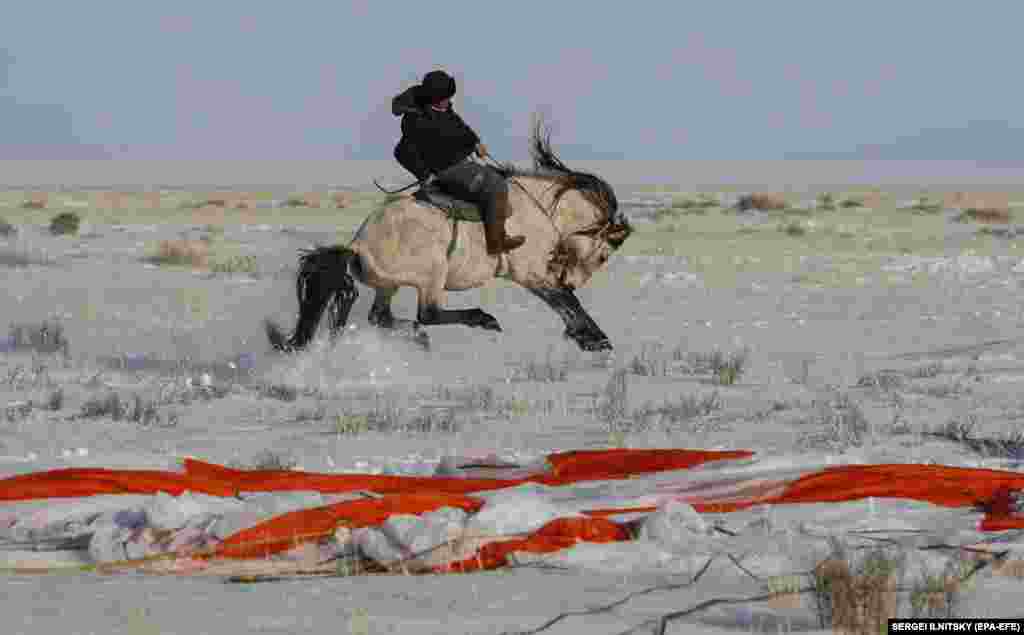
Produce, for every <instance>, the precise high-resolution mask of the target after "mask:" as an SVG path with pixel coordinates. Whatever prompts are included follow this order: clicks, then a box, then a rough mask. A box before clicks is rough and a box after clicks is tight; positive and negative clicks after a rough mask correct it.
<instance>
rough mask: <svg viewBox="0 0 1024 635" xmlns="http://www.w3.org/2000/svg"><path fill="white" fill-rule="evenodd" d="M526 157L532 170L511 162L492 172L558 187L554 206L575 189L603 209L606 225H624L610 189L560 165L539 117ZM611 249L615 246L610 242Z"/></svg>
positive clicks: (586, 174)
mask: <svg viewBox="0 0 1024 635" xmlns="http://www.w3.org/2000/svg"><path fill="white" fill-rule="evenodd" d="M530 155H531V156H532V157H533V169H532V170H524V169H522V168H518V167H516V166H515V165H513V164H512V163H503V164H499V166H498V167H497V168H496V169H497V170H498V172H499V173H500V174H501V175H502V176H503V177H505V178H509V177H515V176H521V177H527V178H540V179H548V180H551V181H553V182H554V183H556V185H557V188H558V189H557V190H556V191H555V199H554V200H555V202H556V203H557V202H558V200H559V199H560V198H561V197H562V196H563V195H564V194H565V193H566V192H568V191H569V190H576V191H578V192H579V193H580V194H582V195H583V196H584V197H586V198H587V200H589V201H590V202H591V203H593V204H594V205H596V206H597V207H598V209H601V210H603V211H604V212H605V214H606V216H607V218H606V220H607V221H608V222H609V223H619V222H624V219H621V218H619V201H618V199H617V198H615V191H614V190H613V189H612V186H611V185H609V184H608V182H607V181H605V180H604V179H602V178H601V177H599V176H597V175H594V174H590V173H588V172H578V171H576V170H571V169H569V168H568V167H567V166H566V165H565V164H564V163H562V160H561V159H559V158H558V156H557V155H556V154H555V151H554V150H552V148H551V133H550V131H549V130H547V129H546V128H545V126H544V123H543V121H542V120H541V119H539V118H538V119H537V120H536V121H535V122H534V127H533V133H532V135H531V137H530ZM615 242H619V241H615ZM612 246H613V247H615V248H618V247H619V245H618V244H615V243H614V242H613V243H612Z"/></svg>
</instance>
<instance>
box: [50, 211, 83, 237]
mask: <svg viewBox="0 0 1024 635" xmlns="http://www.w3.org/2000/svg"><path fill="white" fill-rule="evenodd" d="M81 225H82V219H81V217H80V216H79V215H78V214H76V213H74V212H61V213H60V214H57V215H56V216H54V217H53V218H52V219H50V233H51V234H53V235H54V236H63V235H65V234H77V233H78V229H79V227H81Z"/></svg>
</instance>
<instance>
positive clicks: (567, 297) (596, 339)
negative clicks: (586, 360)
mask: <svg viewBox="0 0 1024 635" xmlns="http://www.w3.org/2000/svg"><path fill="white" fill-rule="evenodd" d="M528 291H529V292H530V293H532V294H533V295H535V296H537V297H538V298H540V299H541V300H543V301H544V303H545V304H547V305H548V306H549V307H551V308H552V309H554V311H555V313H558V315H559V316H560V317H561V318H562V321H563V322H565V336H566V337H567V338H569V339H571V340H572V341H574V342H576V345H577V346H579V347H580V348H581V349H583V350H585V351H610V350H612V343H611V342H610V341H609V340H608V336H607V335H605V334H604V331H602V330H601V327H599V326H598V325H597V322H595V321H594V319H593V318H592V317H590V314H589V313H587V311H586V309H584V308H583V305H582V304H580V301H579V298H577V297H576V294H575V293H574V292H573V290H572V289H544V288H537V289H528Z"/></svg>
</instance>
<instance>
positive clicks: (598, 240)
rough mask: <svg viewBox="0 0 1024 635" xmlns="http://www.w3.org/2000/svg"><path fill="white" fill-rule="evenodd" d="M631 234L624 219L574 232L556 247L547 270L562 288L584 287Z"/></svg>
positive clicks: (631, 229) (630, 228)
mask: <svg viewBox="0 0 1024 635" xmlns="http://www.w3.org/2000/svg"><path fill="white" fill-rule="evenodd" d="M632 232H633V228H632V226H630V224H629V221H628V220H626V219H624V218H623V219H621V220H619V221H611V222H606V223H601V224H599V225H596V226H594V227H589V228H584V229H581V230H579V231H576V232H573V233H571V234H569V235H568V236H566V237H565V238H563V239H562V241H561V243H559V244H558V245H557V246H556V248H555V254H554V257H553V258H552V260H551V263H550V265H549V271H550V272H551V273H552V274H554V275H555V276H556V277H557V279H558V282H559V284H560V285H561V286H563V287H566V288H569V289H578V288H580V287H583V286H585V285H586V284H587V283H588V282H590V279H591V278H592V277H593V276H594V274H595V273H597V272H598V271H599V270H600V269H602V268H603V267H604V266H605V265H607V264H608V260H609V259H610V258H611V255H612V254H613V253H614V252H615V251H616V250H617V249H618V248H619V247H620V246H621V245H622V243H623V242H625V241H626V238H628V237H629V235H630V234H631V233H632Z"/></svg>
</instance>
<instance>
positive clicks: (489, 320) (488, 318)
mask: <svg viewBox="0 0 1024 635" xmlns="http://www.w3.org/2000/svg"><path fill="white" fill-rule="evenodd" d="M474 326H476V327H478V328H482V329H483V330H485V331H496V332H498V333H501V324H499V323H498V319H497V318H496V317H494V316H493V315H491V314H490V313H484V312H482V311H481V312H480V316H479V317H478V318H477V320H476V324H475V325H474Z"/></svg>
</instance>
